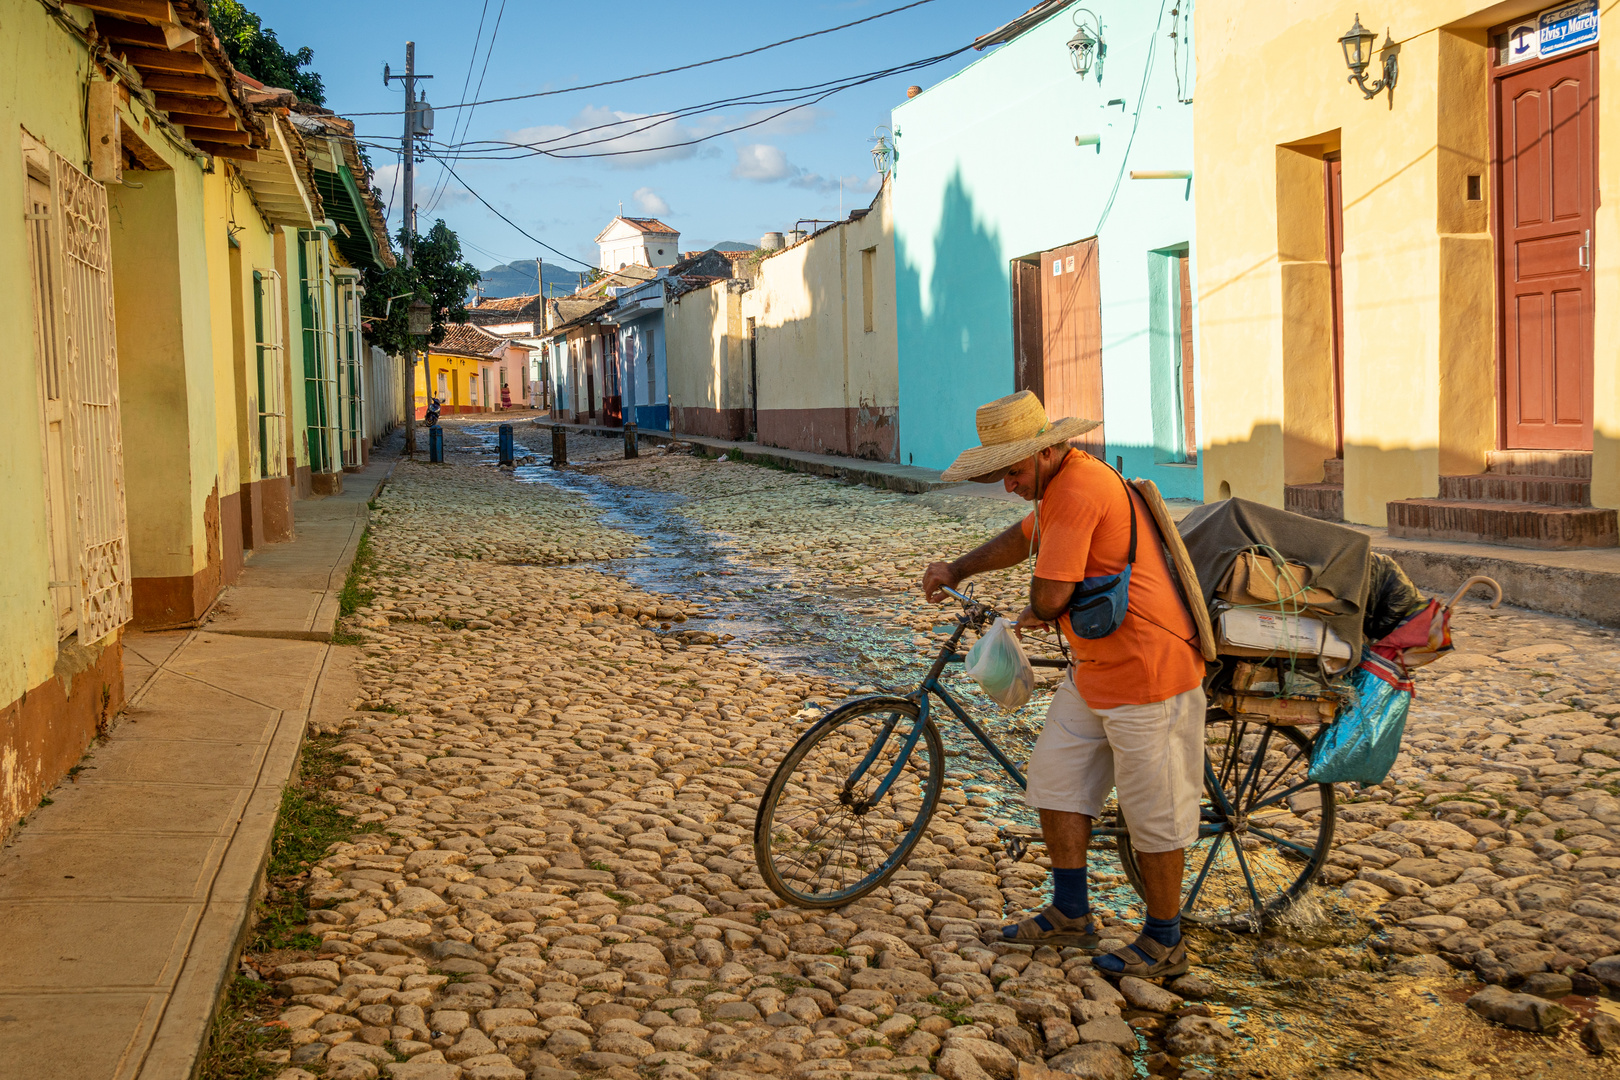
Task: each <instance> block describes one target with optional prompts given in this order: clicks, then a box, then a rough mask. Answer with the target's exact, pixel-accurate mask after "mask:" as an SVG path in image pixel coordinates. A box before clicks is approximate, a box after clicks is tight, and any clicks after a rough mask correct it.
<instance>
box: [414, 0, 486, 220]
mask: <svg viewBox="0 0 1620 1080" xmlns="http://www.w3.org/2000/svg"><path fill="white" fill-rule="evenodd" d="M488 14H489V0H484V6H483V8H482V9H480V10H479V12H478V31H477V33H475V34H473V47H472V55H471V56H469V57H467V74H466V75H465V76H463V77H462V80H461V96H462V97H463V98H465V97H466V96H467V88H468V87H469V86H471V85H472V73H473V68H474V66H476V65H477V63H478V45H479V43H480V42H482V41H483V40H484V18H485V16H487V15H488ZM477 96H478V95H477V94H474V95H473V97H477ZM462 115H469V116H470V115H471V111H470V110H469V111H468V113H466V114H462ZM460 120H461V115H458V116H457V117H456V119H455V120H453V121H451V123H450V138H451V140H452V141H453V140H454V139H455V137H456V125H457V124H458V123H459V122H460ZM461 133H462V134H463V135H465V134H466V133H467V132H466V129H465V128H463V129H462V132H461ZM448 179H449V177H448V176H447V175H446V174H445V171H444V169H443V168H440V169H439V182H438V183H437V184H436V185H435V186H434V188H433V196H432V198H430V199H429V200H428V213H432V212H433V208H434V207H435V206H437V205H439V198H440V196H441V195H443V193H444V185H445V182H446V181H447V180H448Z"/></svg>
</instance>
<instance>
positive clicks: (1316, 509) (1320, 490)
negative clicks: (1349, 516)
mask: <svg viewBox="0 0 1620 1080" xmlns="http://www.w3.org/2000/svg"><path fill="white" fill-rule="evenodd" d="M1283 508H1284V509H1285V510H1289V511H1291V512H1293V513H1295V514H1304V515H1305V516H1306V517H1313V518H1321V519H1322V520H1323V521H1343V520H1344V485H1343V484H1289V485H1287V486H1286V487H1284V488H1283Z"/></svg>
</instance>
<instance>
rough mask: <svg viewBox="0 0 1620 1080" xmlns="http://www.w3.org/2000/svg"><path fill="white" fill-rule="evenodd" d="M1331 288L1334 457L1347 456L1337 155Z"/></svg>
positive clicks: (1332, 169)
mask: <svg viewBox="0 0 1620 1080" xmlns="http://www.w3.org/2000/svg"><path fill="white" fill-rule="evenodd" d="M1322 180H1323V184H1324V188H1325V190H1324V196H1325V198H1326V204H1327V213H1326V214H1324V215H1323V217H1324V218H1326V220H1327V265H1328V287H1329V288H1330V289H1332V291H1333V456H1334V457H1339V458H1342V457H1344V174H1343V172H1342V171H1341V166H1340V161H1339V157H1338V155H1337V154H1335V155H1334V156H1332V157H1330V158H1327V159H1326V160H1324V161H1323V162H1322Z"/></svg>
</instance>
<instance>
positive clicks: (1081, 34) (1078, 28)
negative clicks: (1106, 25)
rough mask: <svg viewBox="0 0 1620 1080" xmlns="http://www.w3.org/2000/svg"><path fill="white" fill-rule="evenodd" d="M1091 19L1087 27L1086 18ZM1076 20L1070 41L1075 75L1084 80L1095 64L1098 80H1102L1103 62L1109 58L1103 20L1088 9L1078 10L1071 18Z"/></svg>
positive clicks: (1071, 59) (1070, 54) (1070, 58)
mask: <svg viewBox="0 0 1620 1080" xmlns="http://www.w3.org/2000/svg"><path fill="white" fill-rule="evenodd" d="M1087 16H1089V17H1090V20H1091V22H1090V25H1087V22H1086V17H1087ZM1070 17H1071V18H1072V19H1073V20H1074V25H1075V33H1074V37H1072V38H1070V39H1069V63H1070V65H1071V66H1073V68H1074V73H1075V74H1076V75H1079V76H1080V77H1081V78H1084V77H1085V76H1086V75H1087V74H1088V73H1089V72H1090V71H1091V66H1092V64H1093V63H1095V64H1096V65H1097V78H1098V80H1099V81H1100V80H1101V79H1102V62H1103V60H1104V59H1105V58H1106V57H1107V56H1108V42H1107V41H1106V40H1104V38H1103V31H1102V20H1101V19H1099V18H1098V17H1097V15H1096V13H1095V12H1092V11H1090V10H1088V9H1087V8H1076V9H1075V10H1074V12H1073V14H1072V15H1071V16H1070Z"/></svg>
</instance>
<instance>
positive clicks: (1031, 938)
mask: <svg viewBox="0 0 1620 1080" xmlns="http://www.w3.org/2000/svg"><path fill="white" fill-rule="evenodd" d="M1037 918H1040V919H1045V920H1046V921H1047V922H1048V923H1049V924H1051V927H1052V929H1050V930H1048V929H1046V928H1045V927H1043V926H1042V925H1041V924H1040V923H1038V922H1036V921H1035V920H1036V919H1037ZM1007 929H1008V927H1006V926H998V927H996V928H995V929H994V930H987V931H985V934H984V941H985V942H986V943H987V944H994V943H995V942H998V941H1002V942H1006V943H1008V944H1013V945H1058V946H1070V945H1073V946H1076V947H1078V948H1082V949H1089V948H1092V947H1093V946H1095V945H1096V944H1097V942H1099V941H1101V940H1102V935H1101V933H1100V931H1101V929H1102V926H1101V924H1099V923H1098V921H1097V916H1096V914H1095V913H1093V912H1089V911H1088V912H1086V913H1085V914H1084V915H1081V916H1080V917H1079V918H1075V919H1071V918H1069V916H1067V915H1065V914H1063V912H1061V911H1059V910H1058V909H1057V908H1055V907H1052V906H1051V905H1048V906H1047V908H1046V910H1045V911H1042V912H1039V913H1038V914H1037V915H1031V916H1030V917H1029V918H1027V919H1022V920H1020V921H1018V922H1016V923H1013V924H1012V929H1013V930H1014V933H1013V935H1012V936H1011V937H1008V936H1007V934H1006V931H1007Z"/></svg>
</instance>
